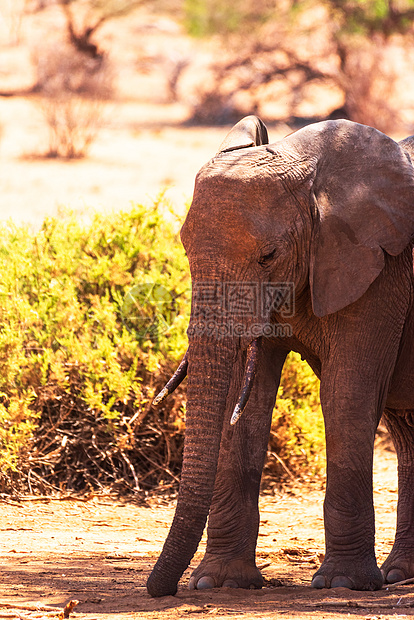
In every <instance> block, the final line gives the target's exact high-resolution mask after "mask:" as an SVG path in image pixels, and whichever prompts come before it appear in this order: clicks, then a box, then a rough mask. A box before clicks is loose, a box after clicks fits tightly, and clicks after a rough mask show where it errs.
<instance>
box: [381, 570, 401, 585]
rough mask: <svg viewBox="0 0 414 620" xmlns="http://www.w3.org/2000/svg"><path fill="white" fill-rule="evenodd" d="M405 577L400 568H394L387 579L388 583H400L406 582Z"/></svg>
mask: <svg viewBox="0 0 414 620" xmlns="http://www.w3.org/2000/svg"><path fill="white" fill-rule="evenodd" d="M404 579H405V575H404V573H403V572H402V570H400V569H399V568H392V569H391V570H390V571H389V572H388V573H387V576H386V577H385V581H386V582H387V583H397V582H398V581H404Z"/></svg>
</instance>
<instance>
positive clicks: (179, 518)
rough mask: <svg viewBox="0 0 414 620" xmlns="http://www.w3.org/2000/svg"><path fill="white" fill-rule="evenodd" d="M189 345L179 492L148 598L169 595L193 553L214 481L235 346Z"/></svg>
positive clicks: (222, 343) (208, 507) (216, 344)
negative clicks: (184, 428) (184, 430)
mask: <svg viewBox="0 0 414 620" xmlns="http://www.w3.org/2000/svg"><path fill="white" fill-rule="evenodd" d="M219 345H220V346H218V343H217V341H214V342H210V343H208V342H207V343H206V342H200V341H197V342H192V343H190V346H189V349H188V388H187V413H186V432H185V441H184V455H183V468H182V474H181V483H180V491H179V495H178V500H177V508H176V511H175V516H174V520H173V523H172V526H171V529H170V532H169V534H168V537H167V539H166V541H165V543H164V547H163V550H162V553H161V555H160V557H159V559H158V561H157V563H156V564H155V566H154V569H153V571H152V573H151V575H150V577H149V579H148V582H147V588H148V592H149V594H150V595H151V596H166V595H173V594H175V593H176V591H177V583H178V581H179V579H180V577H181V575H182V574H183V572H184V571H185V570H186V568H187V567H188V565H189V563H190V562H191V559H192V557H193V555H194V553H195V552H196V550H197V547H198V544H199V542H200V539H201V536H202V534H203V530H204V527H205V524H206V521H207V517H208V513H209V509H210V504H211V499H212V495H213V489H214V482H215V477H216V470H217V462H218V455H219V449H220V440H221V432H222V427H223V418H224V412H225V409H226V399H227V393H228V390H229V385H230V379H231V371H232V362H233V360H234V355H235V354H234V345H232V344H231V343H228V342H227V343H226V342H225V341H224V340H223V341H220V343H219Z"/></svg>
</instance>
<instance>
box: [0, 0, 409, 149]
mask: <svg viewBox="0 0 414 620" xmlns="http://www.w3.org/2000/svg"><path fill="white" fill-rule="evenodd" d="M2 1H3V5H4V3H5V2H6V3H7V0H2ZM3 13H4V17H6V15H5V10H4V8H3ZM8 13H9V15H8V21H9V22H10V23H11V24H12V25H13V24H14V26H13V28H14V32H15V37H14V38H15V40H16V41H18V39H19V36H20V35H19V33H20V32H23V30H24V29H23V27H22V24H24V21H25V20H26V19H29V18H33V16H37V17H39V18H40V19H41V18H42V17H43V23H44V24H47V23H48V19H47V18H48V16H49V17H50V15H52V14H53V15H54V14H58V18H59V19H60V24H61V27H60V29H58V30H56V27H55V21H54V20H50V24H51V25H50V29H49V30H50V32H49V33H48V36H47V37H43V39H44V41H43V45H35V46H34V49H33V53H32V62H33V64H34V74H35V75H34V78H33V83H32V85H31V86H30V87H28V88H26V89H15V90H14V93H17V94H22V93H25V94H26V95H28V94H30V93H31V94H34V93H35V94H37V95H41V96H42V97H41V99H40V102H42V103H43V105H42V110H43V112H44V115H45V122H46V123H47V124H48V125H49V127H50V128H51V146H50V149H49V151H48V152H47V153H46V154H47V155H49V156H55V157H56V156H57V157H79V156H84V155H85V154H87V151H88V148H89V146H90V142H91V140H93V136H94V135H95V124H96V123H97V121H98V119H99V117H100V114H99V113H98V111H97V110H96V105H95V109H94V110H93V113H92V114H91V115H89V116H88V115H86V120H83V119H84V117H85V113H84V112H83V113H80V114H78V113H76V112H75V114H74V113H73V111H72V109H69V110H68V109H66V110H65V106H64V104H63V101H64V100H65V99H66V101H69V102H71V103H72V104H73V106H72V107H74V108H75V109H76V107H77V109H78V108H79V106H80V103H79V100H81V101H84V100H85V99H87V100H88V101H89V102H91V101H95V102H96V101H101V100H103V99H104V100H107V99H110V98H111V97H112V98H114V97H116V84H115V83H116V73H117V70H116V68H114V64H113V62H112V61H113V58H112V50H111V38H110V37H108V25H110V26H111V27H112V28H113V29H114V30H116V23H117V20H118V22H119V20H121V19H125V20H129V21H130V22H131V23H132V22H134V23H136V24H137V28H136V30H137V33H138V36H140V35H145V33H148V32H149V31H150V30H151V29H152V30H154V29H157V28H161V30H162V28H164V29H166V30H165V31H166V32H167V30H168V29H170V30H171V28H170V27H169V26H168V27H167V26H166V23H167V22H166V21H165V20H169V21H170V23H171V24H175V26H176V27H177V28H179V29H180V33H181V36H182V37H185V36H187V37H188V39H189V43H188V45H187V46H182V47H181V48H176V49H174V47H171V45H169V44H168V43H167V44H166V47H165V48H164V49H163V50H161V49H160V50H158V51H154V49H151V51H149V50H148V49H144V47H143V48H142V49H141V54H138V57H137V58H136V69H137V70H138V71H141V72H144V73H145V72H151V71H153V70H156V69H158V70H159V69H161V70H162V71H163V72H164V74H165V81H166V91H167V93H166V96H167V98H168V99H169V100H170V101H184V102H185V103H186V104H187V105H188V106H189V118H188V121H189V122H193V123H201V124H217V123H224V124H227V123H232V122H234V121H235V120H238V119H239V118H240V116H242V115H244V114H249V113H257V114H259V115H263V116H264V117H265V118H267V117H268V116H269V115H271V116H272V117H273V119H272V120H279V121H283V122H287V123H290V124H292V123H295V122H299V123H306V122H307V121H308V120H309V118H308V117H311V116H313V117H314V118H313V120H318V119H320V118H326V117H328V118H339V117H341V118H342V117H346V118H349V119H350V120H353V121H356V122H360V123H364V124H368V125H372V126H374V127H376V128H377V129H380V130H382V131H384V132H388V133H389V132H391V133H392V132H394V133H395V132H398V131H402V130H403V129H405V127H406V126H407V122H408V123H411V126H412V123H413V122H414V119H413V118H412V113H411V115H410V112H409V111H408V116H407V110H405V109H401V104H400V97H399V95H400V96H401V94H402V93H401V84H400V81H401V80H400V78H401V77H404V74H406V73H408V72H410V71H411V69H412V66H413V64H414V63H413V60H414V59H413V53H414V52H413V49H414V48H413V41H414V27H413V22H414V19H413V18H414V0H305V1H304V2H298V1H297V0H234V1H233V2H227V0H169V1H168V0H16V1H15V3H13V4H10V3H9V9H8ZM162 20H164V21H162ZM160 24H162V25H161V26H160ZM46 31H47V28H46ZM167 39H168V37H167V36H166V40H167ZM48 41H49V43H48ZM191 41H192V42H191ZM194 75H197V76H198V79H194ZM189 76H193V77H192V79H191V80H190V78H189ZM190 81H191V86H189V82H190ZM398 89H400V92H398ZM2 94H3V95H6V94H8V95H11V94H13V91H7V92H5V91H3V92H0V95H2ZM278 101H279V102H280V105H279V107H278V105H277V102H278ZM45 102H46V103H45ZM53 105H55V107H56V106H58V108H59V110H60V111H61V112H60V116H59V115H58V114H57V113H56V112H55V113H53V112H52V111H51V106H52V107H53ZM68 107H69V108H70V106H68V105H66V108H68ZM62 110H63V112H62ZM270 110H271V112H270ZM315 110H316V113H315ZM411 112H412V111H411ZM74 116H77V117H78V124H80V125H82V126H83V127H85V129H84V132H85V133H86V134H87V136H88V138H87V139H86V140H85V141H82V140H80V139H79V137H78V136H76V137H75V138H73V141H74V142H76V141H77V142H78V143H79V145H76V144H75V146H74V148H73V149H70V148H68V147H67V143H68V137H67V133H68V131H69V132H70V131H71V127H72V126H73V125H74V120H73V117H74ZM98 125H99V123H98ZM65 130H66V134H65ZM89 135H91V136H92V137H89ZM57 136H58V137H57ZM59 136H62V137H59ZM61 141H62V142H63V146H62V148H60V146H59V144H60V142H61ZM69 141H70V137H69Z"/></svg>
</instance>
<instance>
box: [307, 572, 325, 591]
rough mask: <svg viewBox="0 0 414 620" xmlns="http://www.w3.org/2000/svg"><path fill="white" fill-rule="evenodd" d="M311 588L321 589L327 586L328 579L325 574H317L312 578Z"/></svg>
mask: <svg viewBox="0 0 414 620" xmlns="http://www.w3.org/2000/svg"><path fill="white" fill-rule="evenodd" d="M311 588H317V589H318V590H321V589H322V588H326V579H325V577H324V576H323V575H315V577H314V578H313V579H312V583H311Z"/></svg>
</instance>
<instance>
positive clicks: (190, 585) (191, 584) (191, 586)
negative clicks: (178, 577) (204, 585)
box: [188, 577, 196, 590]
mask: <svg viewBox="0 0 414 620" xmlns="http://www.w3.org/2000/svg"><path fill="white" fill-rule="evenodd" d="M195 587H196V580H195V577H190V580H189V582H188V589H189V590H195Z"/></svg>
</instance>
